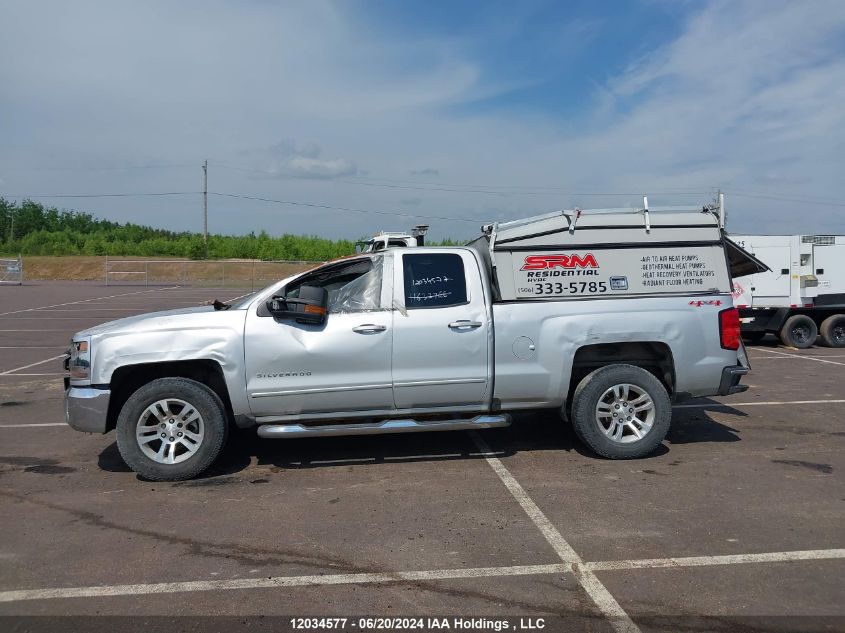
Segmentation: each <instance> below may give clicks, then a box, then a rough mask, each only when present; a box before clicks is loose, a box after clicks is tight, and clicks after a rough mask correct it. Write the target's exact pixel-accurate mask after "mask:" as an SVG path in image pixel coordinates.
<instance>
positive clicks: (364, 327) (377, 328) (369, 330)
mask: <svg viewBox="0 0 845 633" xmlns="http://www.w3.org/2000/svg"><path fill="white" fill-rule="evenodd" d="M386 329H387V326H386V325H376V324H375V323H363V324H361V325H356V326H355V327H354V328H352V331H353V332H358V333H359V334H374V333H375V332H384V331H385V330H386Z"/></svg>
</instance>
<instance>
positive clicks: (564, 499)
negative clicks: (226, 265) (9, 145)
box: [0, 283, 845, 631]
mask: <svg viewBox="0 0 845 633" xmlns="http://www.w3.org/2000/svg"><path fill="white" fill-rule="evenodd" d="M235 294H240V293H238V292H236V291H233V290H231V289H230V290H226V291H219V292H215V291H214V290H209V289H199V288H137V287H104V286H97V285H85V284H69V283H66V284H58V283H52V284H47V283H45V284H41V285H24V286H21V287H0V535H2V538H1V539H0V615H14V616H21V615H142V616H181V615H217V616H250V615H259V614H263V615H286V616H292V615H303V616H306V615H307V616H332V615H338V616H400V615H416V616H426V615H432V616H467V617H470V616H475V617H486V618H494V617H504V618H510V621H513V622H517V621H518V618H520V617H523V618H530V617H535V618H536V617H544V618H545V620H546V628H547V630H550V629H557V628H560V629H564V630H590V631H605V630H607V631H612V630H617V631H620V630H627V631H636V630H638V629H639V630H643V631H650V630H714V629H715V630H748V631H752V630H753V631H760V630H784V631H786V630H790V631H792V630H808V631H816V630H818V631H829V630H845V478H843V473H845V414H843V405H845V350H834V349H827V348H823V347H814V348H811V349H808V350H801V351H799V350H794V349H788V348H783V347H779V346H778V345H777V344H776V342H775V341H774V339H772V340H771V341H766V342H764V343H762V344H760V345H757V346H754V347H751V348H750V349H749V355H750V357H751V362H752V365H753V369H752V372H751V374H749V376H748V377H747V378H746V380H745V382H746V383H747V384H749V385H751V388H750V389H749V391H747V392H746V393H743V394H739V395H736V396H732V397H730V398H722V399H713V400H703V401H689V402H685V403H683V404H681V405H679V406H677V407H676V408H675V411H674V417H673V426H672V430H671V431H670V434H669V438H668V440H667V441H666V442H665V443H664V446H663V448H662V449H661V450H660V451H658V453H657V454H656V455H654V456H652V457H650V458H647V459H643V460H638V461H627V462H614V461H608V460H603V459H599V458H596V457H595V456H592V455H591V454H590V453H589V452H588V451H587V450H586V449H584V448H583V447H582V446H580V445H579V444H578V442H577V441H576V439H575V436H574V434H573V433H572V431H571V430H570V429H569V428H567V427H566V426H565V425H563V424H562V423H561V422H560V421H559V420H558V418H557V417H556V416H555V415H551V414H546V413H538V414H531V415H529V414H524V415H520V416H518V419H517V420H516V423H515V424H514V425H513V426H511V427H510V428H507V429H498V430H491V431H486V432H482V433H478V434H475V433H463V432H458V433H440V434H437V433H434V434H428V435H414V436H401V435H399V436H383V437H356V438H326V439H313V440H310V439H309V440H288V441H281V440H261V441H259V440H258V439H257V438H255V436H254V434H253V433H248V432H244V433H239V434H237V435H236V436H235V437H233V438H232V441H231V442H230V445H229V447H228V449H227V450H226V452H225V454H224V456H223V458H222V459H221V460H220V461H219V462H218V464H217V465H216V466H215V467H214V468H213V469H212V471H211V472H210V473H209V474H208V475H207V476H204V477H203V478H201V479H197V480H194V481H190V482H179V483H149V482H145V481H142V480H140V479H138V478H137V477H136V476H135V475H134V473H132V472H130V471H129V470H128V468H126V466H125V465H124V464H123V463H122V461H121V459H120V456H119V454H118V452H117V448H116V445H115V438H114V434H109V435H105V436H92V435H83V434H81V433H77V432H75V431H72V430H70V429H69V428H68V427H66V426H65V425H64V424H63V417H62V370H61V365H60V362H61V361H60V357H61V355H62V354H63V352H64V350H65V349H66V347H67V342H68V340H69V337H70V335H71V334H72V333H73V332H75V331H78V330H80V329H83V328H85V327H87V326H90V325H93V324H96V323H100V322H104V321H107V320H111V319H114V318H118V317H122V316H129V315H132V314H137V313H141V312H147V311H151V310H156V309H166V308H174V307H180V306H189V305H197V304H199V303H201V302H204V301H206V300H208V299H212V298H214V297H215V296H217V297H218V298H221V299H227V298H231V297H232V296H233V295H235Z"/></svg>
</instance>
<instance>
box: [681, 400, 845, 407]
mask: <svg viewBox="0 0 845 633" xmlns="http://www.w3.org/2000/svg"><path fill="white" fill-rule="evenodd" d="M843 402H845V400H770V401H767V402H731V403H724V402H705V403H702V404H675V405H672V408H673V409H706V408H708V407H721V408H725V407H727V408H729V409H734V408H736V407H769V406H774V405H782V404H842V403H843Z"/></svg>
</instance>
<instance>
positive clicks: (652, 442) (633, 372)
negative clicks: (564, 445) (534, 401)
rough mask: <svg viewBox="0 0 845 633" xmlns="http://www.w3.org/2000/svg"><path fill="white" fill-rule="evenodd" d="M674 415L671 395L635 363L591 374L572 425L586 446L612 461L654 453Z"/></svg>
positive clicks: (575, 403) (580, 390) (578, 393)
mask: <svg viewBox="0 0 845 633" xmlns="http://www.w3.org/2000/svg"><path fill="white" fill-rule="evenodd" d="M671 417H672V405H671V404H670V402H669V394H668V393H667V392H666V388H665V387H664V386H663V384H662V383H661V382H660V381H659V380H658V379H657V378H655V377H654V376H653V375H652V374H650V373H649V372H647V371H646V370H645V369H642V368H641V367H635V366H634V365H608V366H606V367H602V368H600V369H597V370H595V371H594V372H592V373H590V374H588V375H587V376H586V377H584V379H583V380H582V381H581V382H580V383H579V384H578V387H577V388H576V389H575V394H574V396H573V398H572V426H573V427H574V429H575V433H576V434H577V435H578V437H579V438H580V439H581V441H582V442H584V443H585V444H586V445H587V446H589V447H590V448H591V449H593V450H594V451H595V452H596V453H598V454H599V455H602V456H603V457H608V458H610V459H633V458H636V457H644V456H645V455H648V454H649V453H652V452H653V451H654V450H655V449H656V448H657V447H658V445H659V444H660V443H661V442H662V441H663V438H665V437H666V433H667V432H668V431H669V422H670V420H671Z"/></svg>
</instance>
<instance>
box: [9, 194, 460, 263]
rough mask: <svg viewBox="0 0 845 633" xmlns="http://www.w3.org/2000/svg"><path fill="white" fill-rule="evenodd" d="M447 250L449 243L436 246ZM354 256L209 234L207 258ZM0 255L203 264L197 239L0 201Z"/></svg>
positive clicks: (310, 243)
mask: <svg viewBox="0 0 845 633" xmlns="http://www.w3.org/2000/svg"><path fill="white" fill-rule="evenodd" d="M442 244H444V245H453V244H454V242H452V241H451V240H445V241H444V242H442ZM354 252H355V242H354V241H352V240H329V239H325V238H322V237H318V236H316V235H290V234H284V235H281V236H279V237H271V236H270V235H269V234H268V233H267V232H266V231H261V232H260V233H259V234H258V235H256V234H255V233H254V232H253V233H249V234H248V235H209V236H208V257H209V258H213V259H215V258H249V259H262V260H303V261H325V260H328V259H334V258H335V257H342V256H344V255H350V254H352V253H354ZM0 253H2V254H4V255H17V254H18V253H21V254H23V255H114V256H125V255H137V256H143V257H167V256H170V257H189V258H192V259H203V258H204V257H205V245H204V244H203V239H202V234H200V233H191V232H177V231H167V230H164V229H155V228H152V227H149V226H141V225H139V224H132V223H125V224H121V223H118V222H111V221H109V220H100V219H97V218H95V217H94V216H93V215H92V214H90V213H85V212H80V211H68V210H64V209H61V210H60V209H57V208H55V207H45V206H44V205H43V204H41V203H38V202H33V201H31V200H24V201H22V202H20V203H17V202H10V201H8V200H5V199H3V198H0Z"/></svg>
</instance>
